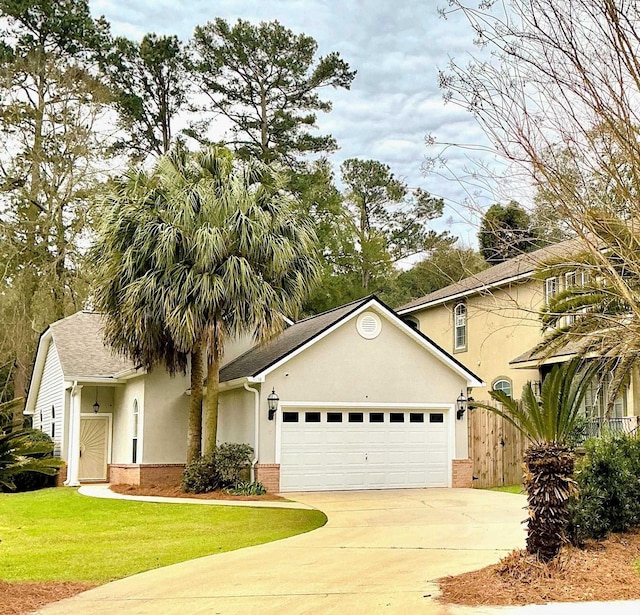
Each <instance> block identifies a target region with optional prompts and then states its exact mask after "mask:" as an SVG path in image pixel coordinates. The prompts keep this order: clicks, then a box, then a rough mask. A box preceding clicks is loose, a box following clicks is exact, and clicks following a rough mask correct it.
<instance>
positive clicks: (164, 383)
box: [140, 366, 190, 463]
mask: <svg viewBox="0 0 640 615" xmlns="http://www.w3.org/2000/svg"><path fill="white" fill-rule="evenodd" d="M189 386H190V384H189V378H188V376H183V375H182V374H176V375H175V376H174V377H169V375H168V374H167V372H166V371H165V370H164V369H162V368H161V367H160V366H158V367H157V368H156V369H154V370H153V371H152V372H150V373H148V374H147V375H146V376H145V377H144V417H143V422H142V425H143V432H144V435H143V448H142V459H141V460H140V463H184V462H185V460H186V458H187V425H188V421H189V396H188V395H186V394H185V391H186V390H187V389H188V388H189Z"/></svg>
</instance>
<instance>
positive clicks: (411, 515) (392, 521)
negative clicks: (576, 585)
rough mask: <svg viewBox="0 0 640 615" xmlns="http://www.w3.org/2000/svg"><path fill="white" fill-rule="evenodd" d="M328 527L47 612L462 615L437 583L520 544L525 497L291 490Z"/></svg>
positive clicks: (115, 586)
mask: <svg viewBox="0 0 640 615" xmlns="http://www.w3.org/2000/svg"><path fill="white" fill-rule="evenodd" d="M287 495H288V496H289V497H291V498H292V499H295V500H299V501H301V502H303V503H305V504H309V505H311V506H314V507H316V508H319V509H320V510H322V511H324V512H325V513H326V515H327V517H328V518H329V521H328V523H327V524H326V525H325V526H324V527H322V528H320V529H317V530H315V531H313V532H309V533H308V534H302V535H299V536H293V537H291V538H287V539H285V540H280V541H278V542H272V543H269V544H264V545H259V546H257V547H249V548H246V549H240V550H238V551H232V552H230V553H222V554H220V555H212V556H208V557H203V558H200V559H197V560H192V561H189V562H184V563H182V564H175V565H173V566H168V567H166V568H161V569H158V570H152V571H149V572H145V573H142V574H139V575H136V576H133V577H129V578H126V579H122V580H121V581H116V582H113V583H109V584H108V585H103V586H102V587H98V588H96V589H94V590H91V591H88V592H85V593H83V594H79V595H78V596H76V597H74V598H71V599H69V600H64V601H62V602H59V603H56V604H53V605H50V606H49V607H47V608H45V609H43V610H41V611H39V612H40V613H43V614H46V615H57V614H59V615H73V614H82V615H98V614H107V613H108V614H112V613H130V614H132V615H138V614H139V615H143V614H145V615H146V614H149V615H173V614H176V615H177V614H180V615H186V614H196V613H208V614H209V613H210V614H220V615H227V614H231V613H233V614H236V613H241V614H243V615H249V614H253V613H255V614H256V615H257V614H260V615H269V614H275V613H277V614H278V615H282V613H289V614H294V615H297V614H301V613H309V614H317V613H323V614H324V613H328V614H331V613H335V614H340V615H345V614H356V613H363V614H367V615H370V614H374V613H402V614H407V615H408V614H413V613H426V614H429V615H434V614H444V613H457V612H463V611H465V609H458V608H455V609H454V608H451V607H449V608H447V607H443V606H441V605H438V604H437V603H435V602H434V601H433V600H432V597H433V596H434V595H435V594H436V593H437V585H436V584H435V583H434V579H437V578H438V577H441V576H444V575H449V574H458V573H461V572H465V571H468V570H474V569H477V568H481V567H483V566H485V565H487V564H490V563H493V562H496V561H498V559H500V558H501V557H502V556H503V555H505V554H506V553H508V552H509V551H511V550H512V549H514V548H521V547H523V546H524V539H525V534H524V530H523V528H522V525H521V520H522V519H523V518H524V516H525V512H524V511H523V506H524V505H525V498H524V496H514V495H511V494H505V493H497V492H493V491H481V490H470V489H469V490H467V489H411V490H385V491H352V492H326V493H300V494H287Z"/></svg>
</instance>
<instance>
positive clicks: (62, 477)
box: [55, 463, 67, 487]
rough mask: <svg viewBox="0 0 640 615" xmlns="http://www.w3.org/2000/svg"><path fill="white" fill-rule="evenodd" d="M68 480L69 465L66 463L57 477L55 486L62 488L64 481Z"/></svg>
mask: <svg viewBox="0 0 640 615" xmlns="http://www.w3.org/2000/svg"><path fill="white" fill-rule="evenodd" d="M65 480H67V464H66V463H65V464H64V465H63V466H62V467H61V468H60V469H59V470H58V473H57V474H56V475H55V486H56V487H62V486H64V481H65Z"/></svg>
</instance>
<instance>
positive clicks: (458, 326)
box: [453, 303, 467, 352]
mask: <svg viewBox="0 0 640 615" xmlns="http://www.w3.org/2000/svg"><path fill="white" fill-rule="evenodd" d="M453 331H454V333H453V336H454V341H453V349H454V350H455V351H457V352H461V351H464V350H466V349H467V306H466V305H465V304H464V303H458V305H456V307H455V308H454V310H453Z"/></svg>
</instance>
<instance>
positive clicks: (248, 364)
mask: <svg viewBox="0 0 640 615" xmlns="http://www.w3.org/2000/svg"><path fill="white" fill-rule="evenodd" d="M370 300H371V297H366V298H364V299H358V300H357V301H353V302H351V303H347V304H346V305H341V306H340V307H337V308H335V309H333V310H329V311H328V312H323V313H322V314H318V315H317V316H311V317H309V318H305V319H304V320H301V321H299V322H297V323H296V324H294V325H291V326H290V327H288V328H287V329H285V330H284V331H283V332H282V333H280V334H279V335H278V336H276V337H275V338H273V339H271V340H269V341H268V342H266V343H264V344H260V345H258V346H254V347H253V348H251V349H250V350H248V351H247V352H245V353H244V354H243V355H240V356H239V357H238V358H237V359H234V360H233V361H231V362H230V363H228V364H227V365H225V366H224V367H223V368H222V369H221V370H220V382H227V381H229V380H235V379H236V378H245V377H247V376H256V375H257V374H259V373H260V372H262V371H264V370H265V369H267V367H269V366H270V365H273V364H274V363H276V362H277V361H279V360H280V359H282V358H284V357H286V356H287V355H288V354H290V353H291V352H293V351H294V350H296V349H297V348H299V347H300V346H303V345H304V344H306V343H307V342H308V341H310V340H311V339H313V338H314V337H315V336H316V335H319V334H320V333H322V332H323V331H324V330H325V329H328V328H329V327H331V326H333V325H334V324H336V323H337V322H339V321H340V320H342V319H343V318H344V317H345V316H348V315H349V314H351V312H354V311H355V310H357V309H358V308H359V307H360V306H361V305H363V304H365V303H367V302H368V301H370Z"/></svg>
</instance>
